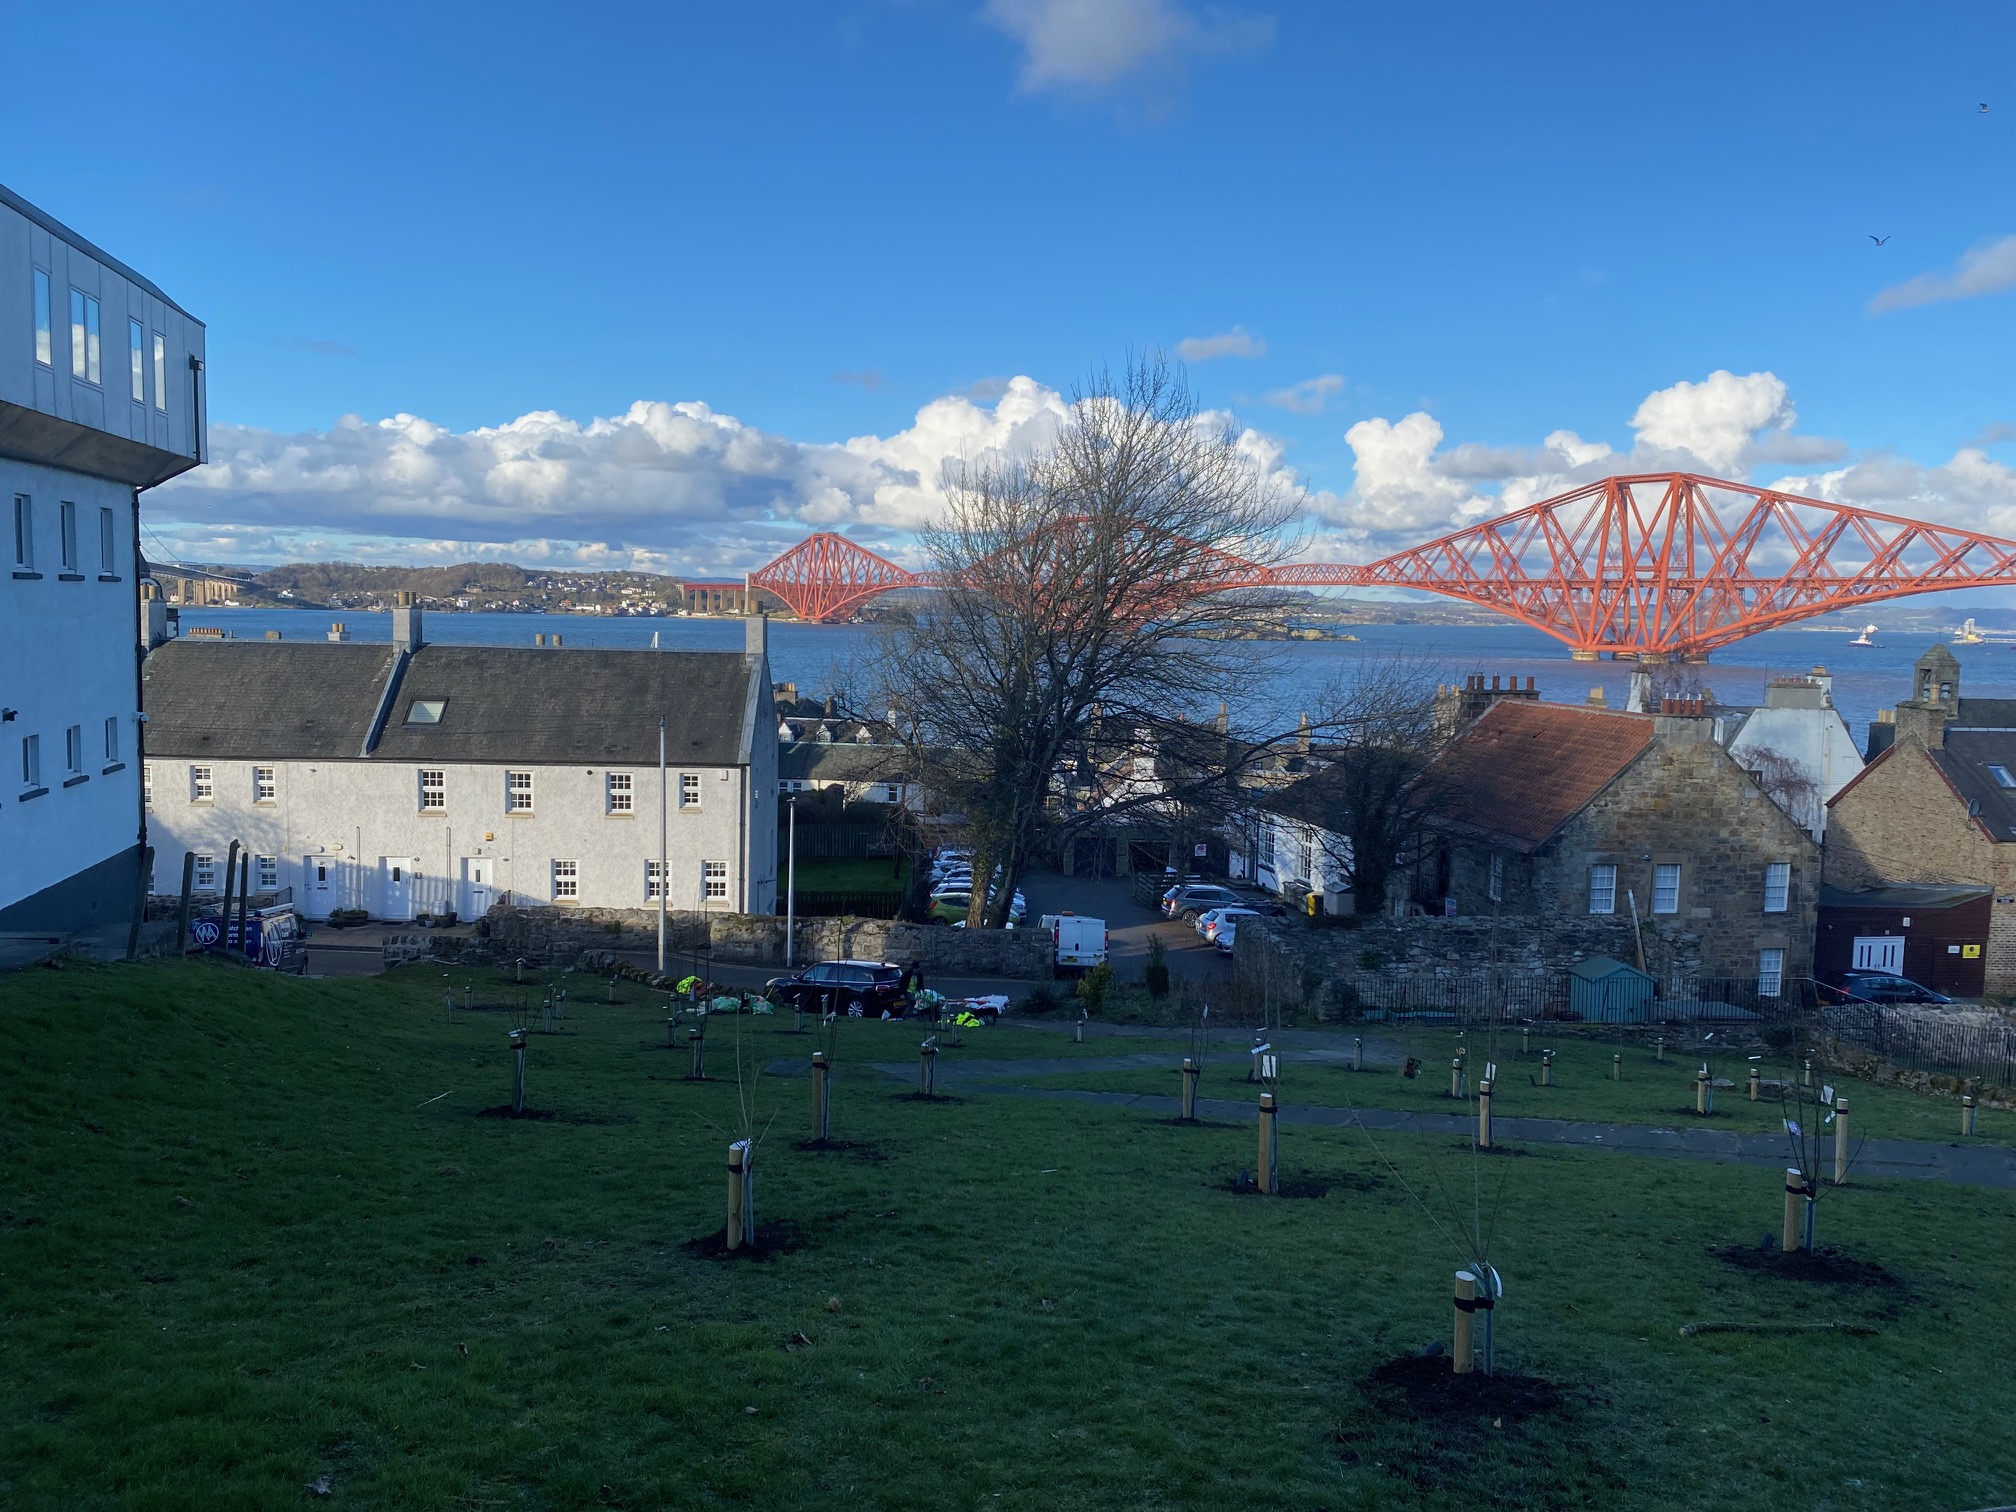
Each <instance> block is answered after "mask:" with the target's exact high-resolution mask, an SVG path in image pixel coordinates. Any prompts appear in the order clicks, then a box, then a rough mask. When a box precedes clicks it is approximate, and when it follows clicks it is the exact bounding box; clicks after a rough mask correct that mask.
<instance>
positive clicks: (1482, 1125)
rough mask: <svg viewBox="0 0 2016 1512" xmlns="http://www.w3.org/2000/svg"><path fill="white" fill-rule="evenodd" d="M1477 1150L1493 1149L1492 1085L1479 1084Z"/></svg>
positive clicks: (1483, 1082)
mask: <svg viewBox="0 0 2016 1512" xmlns="http://www.w3.org/2000/svg"><path fill="white" fill-rule="evenodd" d="M1477 1148H1478V1149H1480V1150H1488V1149H1490V1148H1491V1083H1490V1082H1489V1081H1481V1082H1479V1083H1477Z"/></svg>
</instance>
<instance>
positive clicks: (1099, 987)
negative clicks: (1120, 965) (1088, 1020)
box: [1078, 961, 1113, 1013]
mask: <svg viewBox="0 0 2016 1512" xmlns="http://www.w3.org/2000/svg"><path fill="white" fill-rule="evenodd" d="M1112 990H1113V967H1112V966H1111V965H1110V964H1109V963H1107V962H1105V961H1101V962H1100V963H1099V964H1098V965H1097V966H1094V967H1093V968H1092V969H1091V970H1090V971H1088V972H1086V973H1085V975H1083V976H1082V977H1080V978H1079V979H1078V1000H1079V1001H1080V1002H1081V1003H1083V1004H1084V1005H1085V1011H1086V1012H1087V1013H1097V1012H1098V1011H1099V1010H1100V1009H1101V1008H1103V1007H1105V1005H1106V994H1107V993H1109V992H1111V991H1112Z"/></svg>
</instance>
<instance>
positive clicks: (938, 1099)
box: [896, 1092, 963, 1103]
mask: <svg viewBox="0 0 2016 1512" xmlns="http://www.w3.org/2000/svg"><path fill="white" fill-rule="evenodd" d="M896 1101H897V1102H916V1103H956V1102H960V1101H963V1099H961V1098H957V1097H954V1096H953V1095H952V1094H951V1093H949V1092H929V1093H926V1092H898V1093H897V1094H896Z"/></svg>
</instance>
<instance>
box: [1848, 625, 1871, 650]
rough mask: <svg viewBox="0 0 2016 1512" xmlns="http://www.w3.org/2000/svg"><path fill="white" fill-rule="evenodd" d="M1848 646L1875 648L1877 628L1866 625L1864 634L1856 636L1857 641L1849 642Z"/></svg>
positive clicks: (1863, 628) (1863, 629)
mask: <svg viewBox="0 0 2016 1512" xmlns="http://www.w3.org/2000/svg"><path fill="white" fill-rule="evenodd" d="M1848 644H1849V645H1851V646H1873V645H1875V644H1876V627H1875V626H1874V625H1864V626H1863V627H1862V633H1861V634H1860V635H1858V636H1856V637H1855V639H1853V640H1851V641H1850V642H1848Z"/></svg>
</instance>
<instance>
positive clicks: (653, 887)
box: [644, 861, 665, 903]
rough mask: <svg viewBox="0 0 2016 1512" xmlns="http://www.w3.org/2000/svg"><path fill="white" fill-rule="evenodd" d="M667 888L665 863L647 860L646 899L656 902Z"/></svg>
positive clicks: (645, 873) (645, 867) (645, 876)
mask: <svg viewBox="0 0 2016 1512" xmlns="http://www.w3.org/2000/svg"><path fill="white" fill-rule="evenodd" d="M664 890H665V863H664V862H662V861H646V862H645V863H644V901H645V902H646V903H655V902H657V901H658V895H659V894H660V893H661V892H663V891H664Z"/></svg>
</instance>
